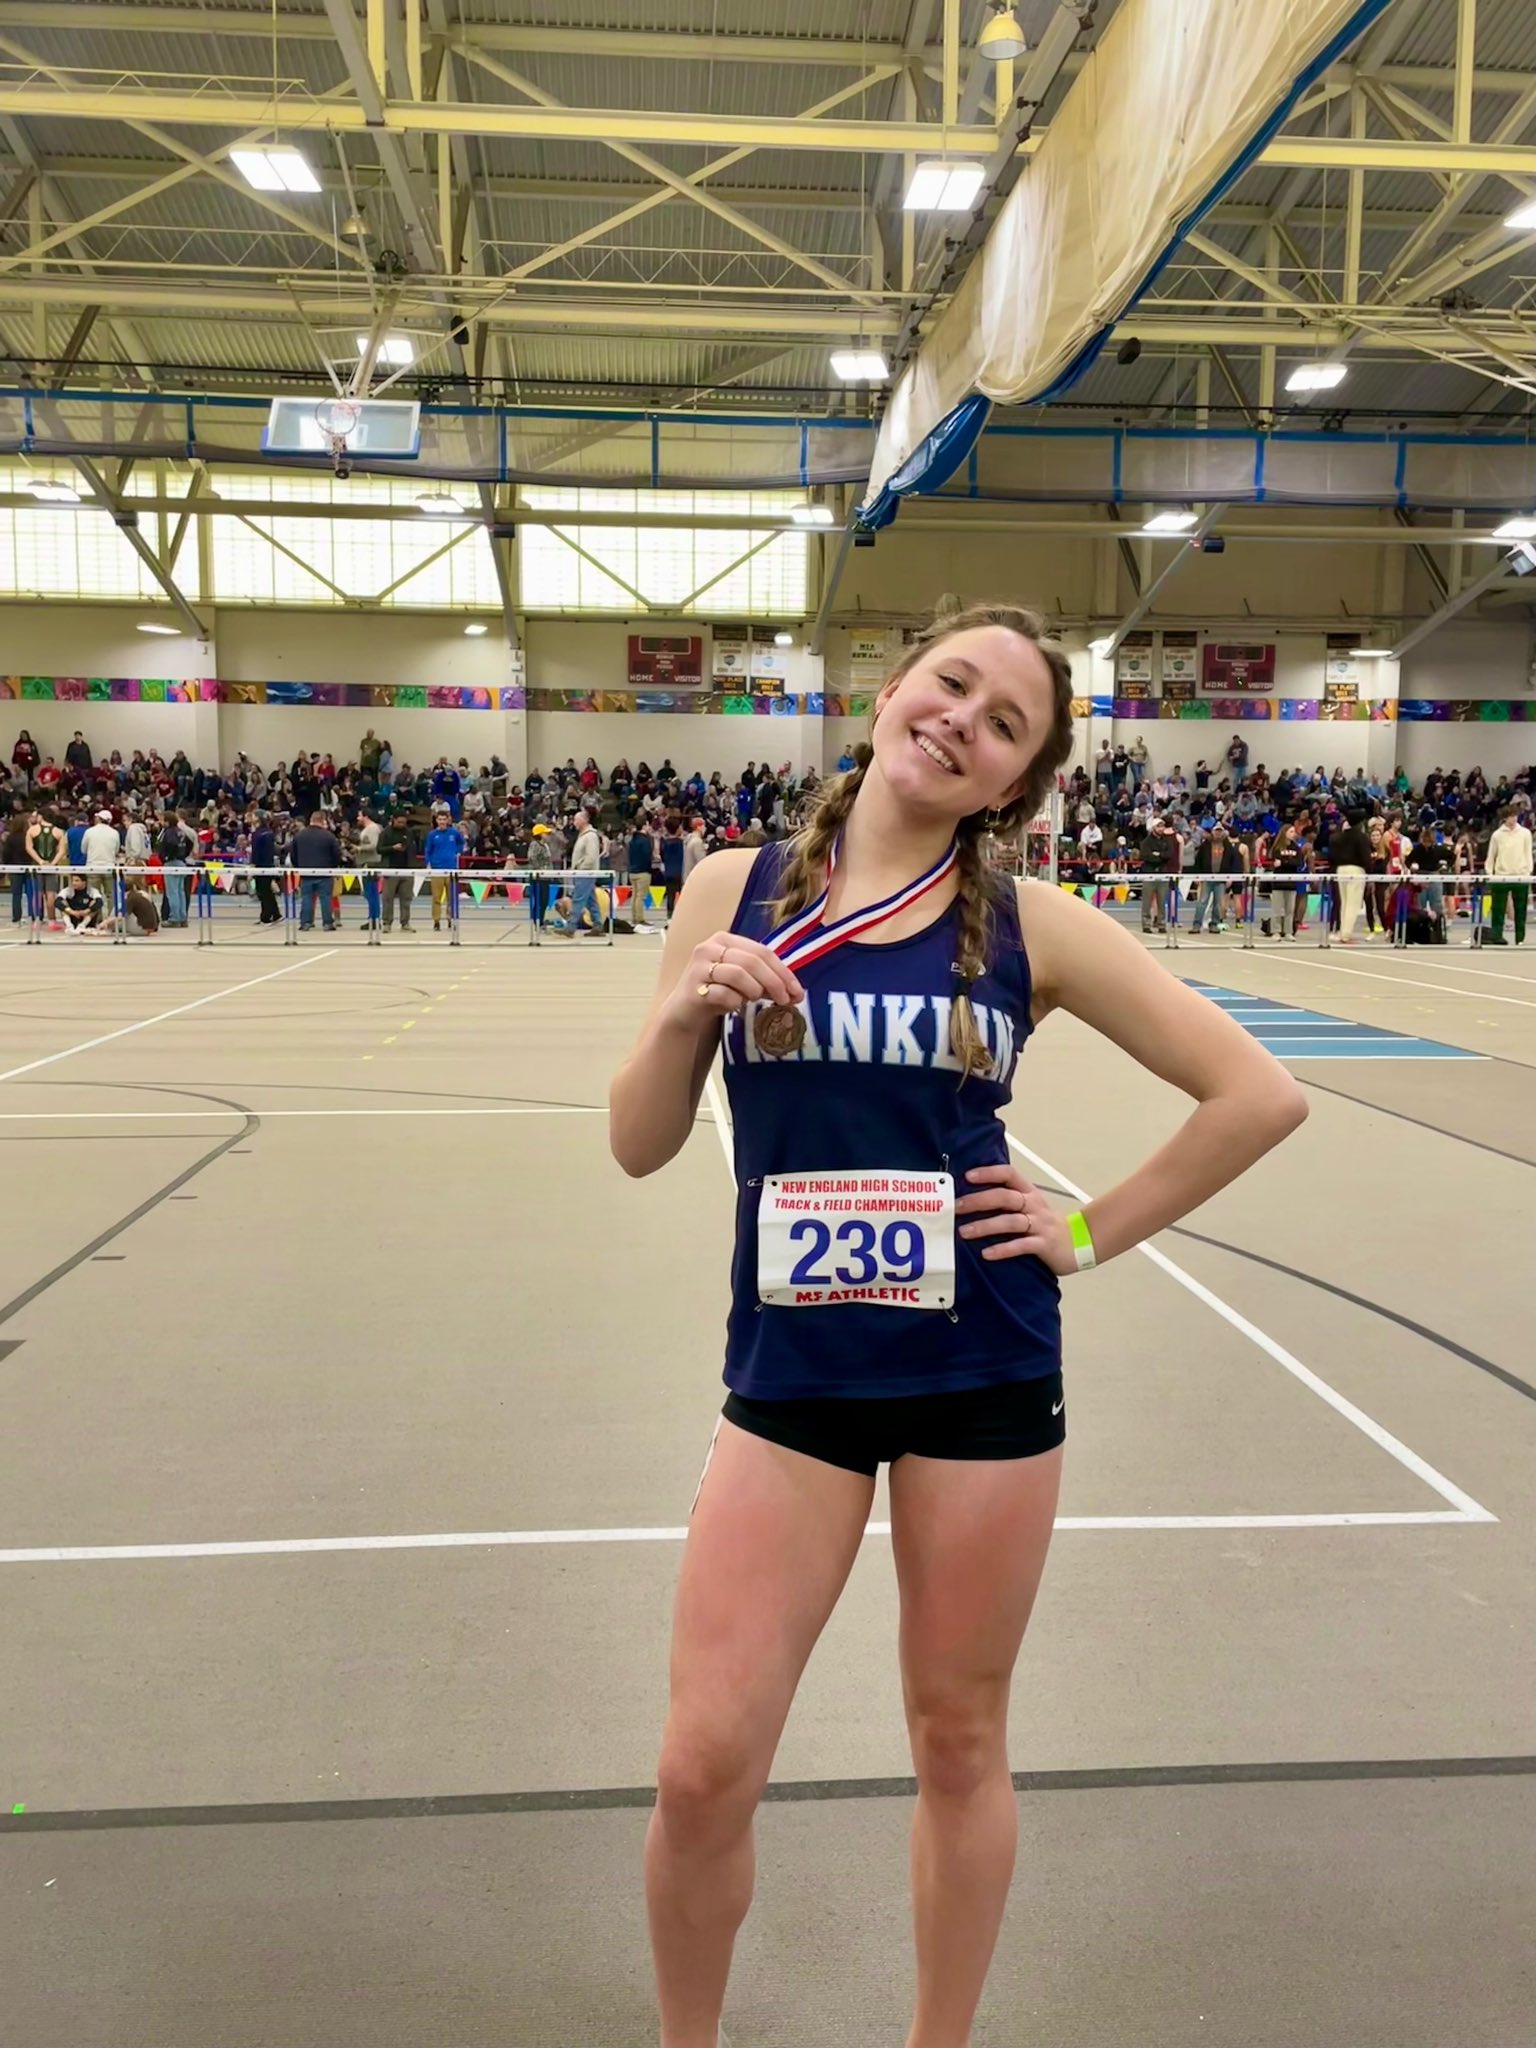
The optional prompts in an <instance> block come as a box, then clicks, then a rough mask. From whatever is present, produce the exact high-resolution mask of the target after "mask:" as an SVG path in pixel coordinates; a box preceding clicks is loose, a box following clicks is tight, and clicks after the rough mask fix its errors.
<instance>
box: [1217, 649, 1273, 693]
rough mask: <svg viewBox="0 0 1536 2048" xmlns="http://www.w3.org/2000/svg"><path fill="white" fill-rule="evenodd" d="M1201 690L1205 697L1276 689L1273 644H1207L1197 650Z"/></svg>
mask: <svg viewBox="0 0 1536 2048" xmlns="http://www.w3.org/2000/svg"><path fill="white" fill-rule="evenodd" d="M1200 687H1201V689H1202V690H1203V691H1205V693H1206V694H1207V695H1208V696H1214V697H1225V696H1231V695H1233V694H1235V693H1237V692H1239V691H1241V692H1247V691H1250V690H1252V691H1262V690H1272V689H1273V688H1274V687H1275V646H1274V642H1273V641H1272V640H1271V641H1264V642H1239V641H1235V640H1207V641H1206V643H1205V645H1204V646H1203V647H1202V648H1201V650H1200Z"/></svg>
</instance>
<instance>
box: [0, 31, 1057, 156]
mask: <svg viewBox="0 0 1536 2048" xmlns="http://www.w3.org/2000/svg"><path fill="white" fill-rule="evenodd" d="M326 5H327V8H328V9H332V10H334V12H335V14H336V18H337V20H338V21H341V20H344V18H345V15H346V9H345V8H344V7H343V6H341V5H340V0H326ZM354 27H355V25H354ZM476 54H477V56H480V57H482V58H483V53H480V52H477V53H476ZM372 104H375V102H373V101H371V100H370V101H365V99H364V98H363V96H361V95H359V97H358V98H357V99H355V100H351V101H348V100H340V101H336V102H334V103H330V102H323V101H322V100H321V99H320V97H319V96H318V95H316V96H311V95H309V94H299V93H292V94H289V95H288V96H286V97H283V96H279V98H278V99H277V101H276V102H275V103H274V102H273V101H272V99H271V98H270V97H268V98H263V97H262V96H261V95H259V94H253V93H235V92H226V91H224V90H222V89H220V88H218V87H210V86H209V85H208V84H204V86H203V88H202V90H201V91H198V90H194V89H193V88H192V87H191V85H187V86H185V87H181V88H154V89H146V88H142V87H135V86H131V85H126V84H124V85H120V86H119V85H113V86H109V87H107V88H105V89H103V88H99V87H97V88H91V89H85V88H77V87H73V86H71V87H60V86H55V85H42V84H39V83H38V82H37V81H36V80H35V79H34V78H31V77H27V78H18V77H16V76H15V75H14V72H13V75H11V76H10V77H7V78H5V79H4V80H3V81H0V114H27V115H33V116H37V117H43V116H48V115H54V116H57V117H59V118H60V119H67V120H73V121H125V122H128V123H129V124H130V125H132V124H133V123H135V122H139V121H155V122H163V121H175V122H181V123H184V124H186V125H188V126H190V127H196V128H247V127H265V128H267V129H269V130H277V131H280V132H282V133H284V134H295V135H303V134H314V133H317V132H321V131H324V130H326V129H332V130H335V131H337V132H339V133H342V134H350V135H360V134H364V133H368V134H372V135H375V136H379V135H393V136H397V137H402V138H403V137H404V136H407V135H492V136H503V137H508V138H511V139H513V140H523V141H534V142H604V143H615V142H627V143H640V142H661V143H676V144H682V145H686V146H689V147H699V148H713V147H716V146H720V147H724V148H727V149H742V148H750V149H811V150H836V151H840V152H843V153H852V154H854V155H867V154H869V153H871V152H874V151H878V150H898V151H900V150H917V151H920V152H921V153H923V154H924V155H932V156H975V155H977V154H978V153H980V154H983V155H985V154H987V153H989V151H990V149H991V147H992V145H993V144H994V143H995V142H996V139H997V137H996V132H995V130H993V129H992V128H989V127H980V128H950V129H944V128H942V127H941V126H940V125H939V124H938V123H936V122H926V121H793V120H785V119H783V118H775V117H771V116H761V115H750V114H706V113H692V112H688V111H678V112H670V113H668V112H636V111H633V110H631V109H628V108H623V107H562V106H555V107H548V106H512V105H507V104H503V103H501V102H496V103H495V104H490V103H475V102H464V101H437V102H420V101H408V100H391V101H389V102H388V103H387V104H383V103H378V104H379V106H380V111H379V112H378V113H373V112H370V105H372ZM1033 147H1034V145H1033V144H1025V145H1024V148H1025V151H1026V153H1029V152H1031V151H1032V149H1033Z"/></svg>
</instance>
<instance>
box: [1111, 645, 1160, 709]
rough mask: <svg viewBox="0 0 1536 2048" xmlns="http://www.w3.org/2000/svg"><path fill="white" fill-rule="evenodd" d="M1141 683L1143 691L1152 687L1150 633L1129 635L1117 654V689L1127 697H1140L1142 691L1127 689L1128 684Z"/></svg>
mask: <svg viewBox="0 0 1536 2048" xmlns="http://www.w3.org/2000/svg"><path fill="white" fill-rule="evenodd" d="M1130 683H1139V684H1140V685H1141V686H1142V689H1143V690H1146V691H1148V692H1150V690H1151V687H1152V635H1151V634H1150V633H1127V634H1126V636H1125V638H1124V639H1123V640H1122V641H1121V643H1120V646H1119V649H1118V651H1117V652H1116V654H1115V688H1116V689H1117V690H1119V691H1120V692H1121V693H1122V694H1123V695H1125V696H1127V697H1134V696H1139V695H1140V694H1141V691H1138V690H1132V689H1128V688H1126V685H1127V684H1130Z"/></svg>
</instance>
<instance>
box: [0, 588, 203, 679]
mask: <svg viewBox="0 0 1536 2048" xmlns="http://www.w3.org/2000/svg"><path fill="white" fill-rule="evenodd" d="M151 609H152V608H151V607H150V606H148V605H146V606H145V607H144V608H143V610H142V611H133V610H129V609H126V608H123V607H118V606H109V605H83V604H82V605H73V604H8V605H4V606H0V673H3V674H5V675H8V676H174V677H176V678H178V679H183V678H185V677H187V676H211V675H215V674H217V670H216V669H215V668H214V667H213V666H212V659H213V648H212V645H211V643H210V642H208V641H206V640H194V639H192V638H191V637H190V636H186V635H182V636H178V637H177V638H176V639H170V638H168V637H166V636H164V635H161V634H155V633H140V632H139V631H138V630H137V628H136V621H137V620H139V619H141V618H143V617H144V616H145V615H146V614H147V613H149V612H150V611H151Z"/></svg>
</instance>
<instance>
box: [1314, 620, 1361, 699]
mask: <svg viewBox="0 0 1536 2048" xmlns="http://www.w3.org/2000/svg"><path fill="white" fill-rule="evenodd" d="M1359 694H1360V636H1359V635H1358V634H1357V633H1330V634H1329V635H1328V656H1327V660H1326V662H1325V664H1324V668H1323V695H1324V696H1325V697H1326V698H1327V699H1328V700H1329V701H1330V702H1331V703H1334V704H1348V703H1352V702H1353V701H1354V699H1355V698H1356V697H1358V696H1359Z"/></svg>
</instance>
